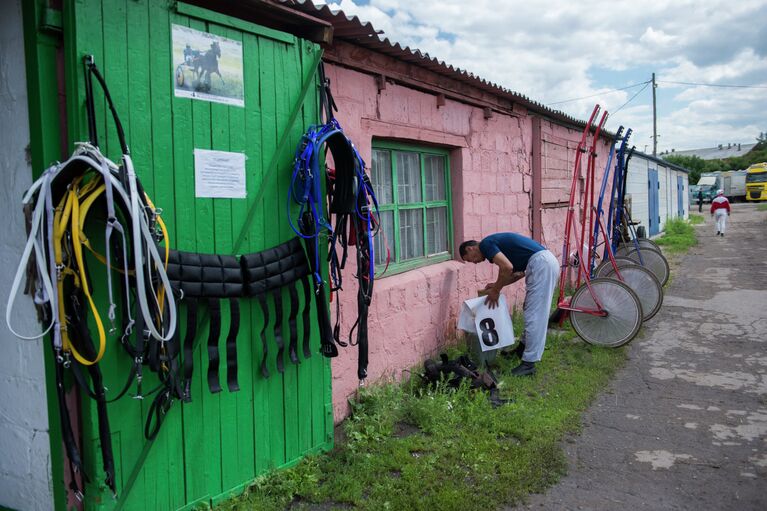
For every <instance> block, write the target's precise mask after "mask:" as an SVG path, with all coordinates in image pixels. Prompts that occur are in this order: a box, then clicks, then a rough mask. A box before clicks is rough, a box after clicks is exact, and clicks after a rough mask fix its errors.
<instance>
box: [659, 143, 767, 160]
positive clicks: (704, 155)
mask: <svg viewBox="0 0 767 511" xmlns="http://www.w3.org/2000/svg"><path fill="white" fill-rule="evenodd" d="M754 147H756V144H732V143H730V144H728V145H724V144H722V145H720V146H717V147H706V148H703V149H690V150H687V151H674V152H669V153H665V154H664V155H663V156H697V157H698V158H700V159H702V160H721V159H723V158H732V157H734V156H743V155H744V154H746V153H747V152H749V151H750V150H751V149H753V148H754Z"/></svg>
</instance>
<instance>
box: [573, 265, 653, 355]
mask: <svg viewBox="0 0 767 511" xmlns="http://www.w3.org/2000/svg"><path fill="white" fill-rule="evenodd" d="M592 292H593V293H594V295H593V296H592ZM594 297H596V298H597V300H599V302H600V304H601V305H602V310H603V311H605V312H607V315H606V316H596V315H594V314H589V313H588V312H578V311H577V310H571V311H570V323H571V324H572V325H573V328H574V329H575V332H576V333H577V334H578V335H579V336H580V337H581V338H582V339H583V340H584V341H586V342H587V343H589V344H594V345H596V346H604V347H606V348H617V347H618V346H623V345H624V344H626V343H627V342H629V341H630V340H631V339H633V338H634V337H635V336H636V334H637V332H639V328H640V327H641V326H642V304H641V303H640V301H639V298H638V297H637V295H636V293H634V292H633V291H632V290H631V288H629V287H628V286H627V285H626V284H624V283H623V282H619V281H617V280H613V279H593V280H592V281H591V289H589V287H588V286H587V285H586V284H584V285H582V286H581V287H579V288H578V289H577V290H576V291H575V293H574V294H573V297H572V299H571V300H570V307H571V308H572V309H587V310H596V309H597V308H598V307H597V305H596V303H595V301H594Z"/></svg>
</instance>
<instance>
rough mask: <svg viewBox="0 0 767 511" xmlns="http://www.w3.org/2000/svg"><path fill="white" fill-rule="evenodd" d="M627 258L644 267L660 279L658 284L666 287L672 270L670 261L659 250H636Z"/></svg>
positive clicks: (627, 255)
mask: <svg viewBox="0 0 767 511" xmlns="http://www.w3.org/2000/svg"><path fill="white" fill-rule="evenodd" d="M640 250H641V252H642V258H641V260H640V258H639V252H640ZM626 257H628V258H629V259H633V260H634V261H636V262H637V264H639V265H640V266H644V267H645V268H647V269H648V270H650V271H651V272H653V273H654V274H655V276H656V277H658V282H660V285H661V286H665V285H666V282H668V277H669V275H670V274H671V270H670V269H669V266H668V261H667V260H666V258H665V257H664V256H663V254H661V253H660V252H658V251H657V250H652V249H648V248H640V249H639V250H637V249H634V250H632V251H630V252H629V253H628V254H626Z"/></svg>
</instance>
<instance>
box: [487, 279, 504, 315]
mask: <svg viewBox="0 0 767 511" xmlns="http://www.w3.org/2000/svg"><path fill="white" fill-rule="evenodd" d="M485 289H486V290H487V298H485V305H487V306H488V307H490V308H491V309H495V308H496V307H498V299H499V298H500V296H501V291H500V290H499V289H496V288H494V287H493V285H492V284H489V285H488V286H487V287H485Z"/></svg>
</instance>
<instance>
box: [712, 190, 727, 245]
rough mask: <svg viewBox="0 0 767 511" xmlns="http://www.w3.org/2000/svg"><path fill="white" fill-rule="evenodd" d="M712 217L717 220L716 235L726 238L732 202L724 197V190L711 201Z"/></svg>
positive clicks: (717, 192)
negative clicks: (725, 232)
mask: <svg viewBox="0 0 767 511" xmlns="http://www.w3.org/2000/svg"><path fill="white" fill-rule="evenodd" d="M711 216H713V217H714V218H715V219H716V235H717V236H724V229H725V228H726V227H727V217H728V216H730V201H728V200H727V197H725V196H724V190H717V191H716V198H715V199H714V200H712V201H711Z"/></svg>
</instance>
